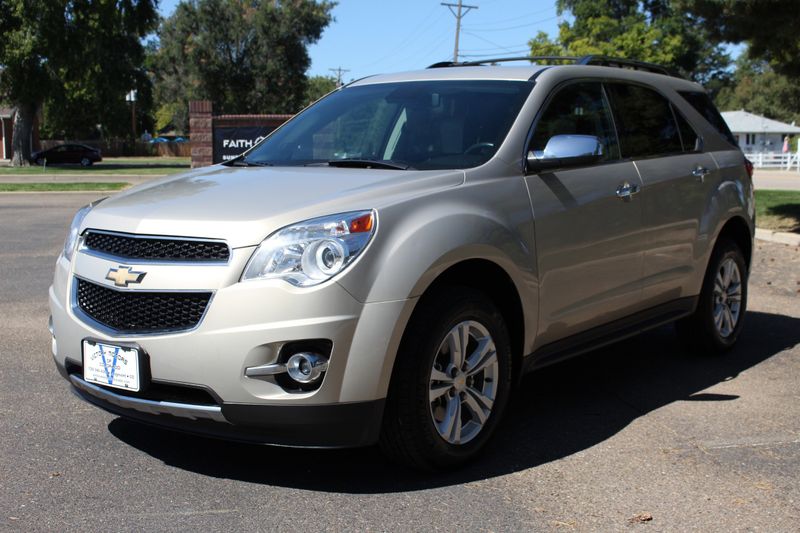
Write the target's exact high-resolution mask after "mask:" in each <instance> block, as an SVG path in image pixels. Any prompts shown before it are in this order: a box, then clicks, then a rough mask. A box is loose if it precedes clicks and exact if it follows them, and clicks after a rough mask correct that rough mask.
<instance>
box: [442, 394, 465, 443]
mask: <svg viewBox="0 0 800 533" xmlns="http://www.w3.org/2000/svg"><path fill="white" fill-rule="evenodd" d="M439 433H441V434H442V435H444V436H445V438H446V439H447V440H448V441H450V442H452V443H454V444H458V443H460V442H461V399H460V398H458V396H456V397H454V398H450V400H449V401H448V402H447V411H446V413H445V417H444V420H442V422H441V424H440V425H439Z"/></svg>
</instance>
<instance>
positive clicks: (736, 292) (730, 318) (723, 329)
mask: <svg viewBox="0 0 800 533" xmlns="http://www.w3.org/2000/svg"><path fill="white" fill-rule="evenodd" d="M741 307H742V273H741V272H740V271H739V265H737V264H736V261H734V260H733V259H731V258H728V259H726V260H725V261H723V262H722V264H721V265H720V267H719V270H718V271H717V275H716V277H715V279H714V306H713V309H714V326H715V327H716V328H717V333H719V335H720V336H721V337H722V338H723V339H725V338H727V337H729V336H730V335H731V334H732V333H733V331H734V330H735V329H736V324H738V322H739V316H740V314H741Z"/></svg>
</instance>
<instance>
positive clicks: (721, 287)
mask: <svg viewBox="0 0 800 533" xmlns="http://www.w3.org/2000/svg"><path fill="white" fill-rule="evenodd" d="M723 292H725V281H724V280H723V279H722V274H721V273H719V272H717V276H716V277H715V278H714V293H715V294H722V293H723Z"/></svg>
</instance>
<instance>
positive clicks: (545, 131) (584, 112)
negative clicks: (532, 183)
mask: <svg viewBox="0 0 800 533" xmlns="http://www.w3.org/2000/svg"><path fill="white" fill-rule="evenodd" d="M555 135H594V136H595V137H597V138H598V139H599V140H600V143H601V144H602V145H603V157H602V160H604V161H607V160H610V159H619V148H618V146H617V136H616V133H615V131H614V126H613V122H612V121H611V110H610V109H609V106H608V102H607V100H606V98H605V95H604V94H603V87H602V85H601V84H600V83H575V84H572V85H568V86H566V87H564V88H563V89H561V90H560V91H558V92H557V93H556V95H555V97H554V98H553V99H552V100H551V101H550V103H549V104H548V105H547V109H545V111H544V113H543V114H542V116H541V117H540V118H539V121H538V122H537V124H536V130H535V131H534V134H533V138H532V139H531V143H530V146H529V147H528V150H529V151H533V152H534V153H537V154H538V153H541V152H544V148H545V146H547V141H549V140H550V138H551V137H553V136H555Z"/></svg>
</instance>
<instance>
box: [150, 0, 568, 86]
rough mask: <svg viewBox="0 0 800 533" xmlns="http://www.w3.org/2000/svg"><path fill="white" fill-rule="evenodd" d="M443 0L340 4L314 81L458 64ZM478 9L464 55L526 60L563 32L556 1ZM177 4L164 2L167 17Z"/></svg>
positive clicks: (478, 2) (467, 24)
mask: <svg viewBox="0 0 800 533" xmlns="http://www.w3.org/2000/svg"><path fill="white" fill-rule="evenodd" d="M441 1H447V2H451V3H458V0H399V1H395V2H389V1H387V0H339V4H338V5H337V6H336V7H335V8H334V10H333V16H334V18H335V20H334V21H333V22H332V23H331V24H330V25H329V26H328V27H327V28H326V29H325V31H324V33H323V34H322V38H321V39H320V40H319V41H318V42H317V43H316V44H314V45H312V46H310V47H309V50H308V51H309V55H310V56H311V68H310V69H309V71H308V74H309V75H310V76H315V75H327V76H331V75H334V76H335V74H334V73H333V72H332V71H331V70H330V69H338V68H342V69H343V70H348V71H349V72H345V73H343V75H342V79H343V81H345V82H347V81H351V80H353V79H358V78H363V77H364V76H369V75H371V74H380V73H384V72H399V71H404V70H415V69H420V68H425V67H427V66H428V65H430V64H432V63H436V62H437V61H450V60H452V59H453V47H454V42H455V29H456V19H455V17H454V16H453V15H452V14H451V13H450V10H449V9H448V8H447V7H445V6H443V5H441ZM465 3H466V4H468V5H475V6H478V9H473V10H471V11H469V13H467V14H466V15H464V17H463V18H462V26H461V38H460V43H459V52H460V54H459V58H460V59H462V60H465V59H477V58H484V59H485V58H488V57H508V56H519V55H528V53H529V48H528V46H527V42H528V40H529V39H531V38H532V37H534V36H535V35H536V33H537V32H539V31H540V30H541V31H544V32H546V33H548V34H550V35H551V36H553V35H556V34H557V33H558V15H557V14H556V8H555V0H465ZM177 4H178V0H161V3H160V10H161V14H162V15H163V16H169V15H170V14H172V12H173V11H174V9H175V6H176V5H177Z"/></svg>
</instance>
